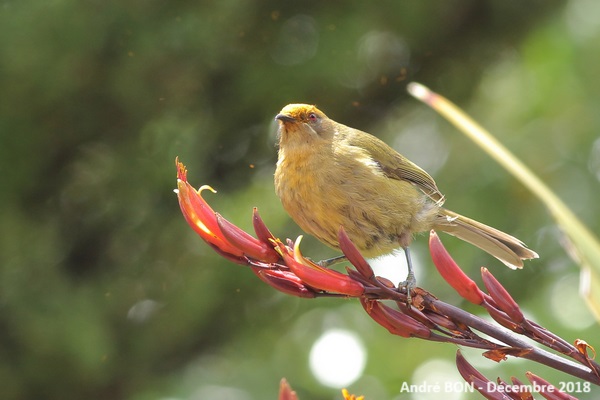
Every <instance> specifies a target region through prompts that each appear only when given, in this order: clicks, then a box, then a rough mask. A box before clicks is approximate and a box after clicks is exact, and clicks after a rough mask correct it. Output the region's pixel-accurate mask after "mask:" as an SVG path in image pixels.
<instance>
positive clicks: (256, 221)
mask: <svg viewBox="0 0 600 400" xmlns="http://www.w3.org/2000/svg"><path fill="white" fill-rule="evenodd" d="M252 225H253V226H254V232H256V237H257V238H258V240H260V241H261V242H264V243H267V244H271V245H273V242H272V241H273V240H275V236H273V234H272V233H271V231H270V230H269V228H267V225H265V223H264V221H263V220H262V218H261V217H260V215H259V214H258V208H256V207H254V209H253V210H252Z"/></svg>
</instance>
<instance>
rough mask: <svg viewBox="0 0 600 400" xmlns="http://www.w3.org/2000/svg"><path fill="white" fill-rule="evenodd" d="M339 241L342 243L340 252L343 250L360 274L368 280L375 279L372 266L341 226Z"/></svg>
mask: <svg viewBox="0 0 600 400" xmlns="http://www.w3.org/2000/svg"><path fill="white" fill-rule="evenodd" d="M338 241H339V243H340V250H342V253H344V255H345V256H346V258H347V259H348V261H350V263H351V264H352V265H354V266H355V267H356V269H357V270H358V272H360V273H361V275H362V276H364V277H365V278H367V279H371V278H373V276H374V275H375V273H374V272H373V269H371V266H370V265H369V263H368V262H367V260H365V258H364V257H363V255H362V254H360V252H359V251H358V249H357V248H356V246H355V245H354V243H352V241H351V240H350V238H349V237H348V235H347V234H346V231H345V230H344V227H342V226H340V230H339V231H338Z"/></svg>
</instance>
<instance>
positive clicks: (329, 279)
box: [275, 236, 365, 297]
mask: <svg viewBox="0 0 600 400" xmlns="http://www.w3.org/2000/svg"><path fill="white" fill-rule="evenodd" d="M301 240H302V236H299V237H298V239H297V240H296V243H295V244H294V250H291V249H290V248H289V247H286V246H285V245H284V244H283V243H281V241H279V240H277V241H276V242H275V243H276V246H277V247H276V250H278V252H279V254H281V256H282V257H283V260H284V261H285V264H286V265H287V266H288V267H289V268H290V271H292V272H293V273H294V274H295V275H296V276H298V278H300V279H301V280H302V282H304V283H305V284H306V285H308V286H311V287H313V288H315V289H318V290H324V291H326V292H331V293H339V294H344V295H346V296H352V297H358V296H361V295H362V294H363V293H364V292H365V287H364V286H363V285H362V284H361V283H360V282H357V281H355V280H354V279H352V278H350V277H349V276H348V275H344V274H342V273H341V272H338V271H335V270H332V269H329V268H324V267H321V266H319V265H317V264H315V263H314V262H312V261H310V260H308V259H307V258H304V257H303V256H302V254H301V253H300V241H301Z"/></svg>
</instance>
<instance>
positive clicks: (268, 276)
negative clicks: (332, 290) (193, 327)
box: [252, 267, 316, 299]
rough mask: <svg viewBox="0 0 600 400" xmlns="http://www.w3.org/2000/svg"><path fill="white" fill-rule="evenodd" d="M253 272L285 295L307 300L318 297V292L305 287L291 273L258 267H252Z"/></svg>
mask: <svg viewBox="0 0 600 400" xmlns="http://www.w3.org/2000/svg"><path fill="white" fill-rule="evenodd" d="M252 272H254V273H255V274H256V276H258V277H259V278H260V280H262V281H263V282H265V283H266V284H268V285H269V286H271V287H273V288H275V289H277V290H279V291H280V292H283V293H285V294H289V295H292V296H296V297H303V298H307V299H312V298H315V297H316V292H315V291H313V290H312V289H311V288H309V287H307V286H306V285H304V283H302V281H301V280H300V278H298V277H297V276H296V275H294V274H293V273H291V272H288V271H281V270H276V269H266V268H258V267H252Z"/></svg>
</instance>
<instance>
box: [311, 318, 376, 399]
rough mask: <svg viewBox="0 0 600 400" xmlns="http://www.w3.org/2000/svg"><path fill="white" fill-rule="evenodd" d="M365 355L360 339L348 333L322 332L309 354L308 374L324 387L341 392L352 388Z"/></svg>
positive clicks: (361, 367)
mask: <svg viewBox="0 0 600 400" xmlns="http://www.w3.org/2000/svg"><path fill="white" fill-rule="evenodd" d="M366 359H367V354H366V351H365V347H364V346H363V344H362V341H361V340H360V338H359V337H358V336H357V335H356V334H354V333H353V332H351V331H347V330H343V329H331V330H328V331H326V332H324V333H323V334H322V335H321V336H320V337H319V338H318V339H317V340H316V341H315V343H314V344H313V346H312V348H311V350H310V356H309V365H310V370H311V372H312V373H313V375H314V376H315V378H317V380H318V381H319V382H321V383H322V384H323V385H325V386H329V387H333V388H342V387H345V386H348V385H350V384H352V382H354V381H356V380H357V379H358V378H359V377H360V376H361V375H362V372H363V370H364V368H365V363H366Z"/></svg>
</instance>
